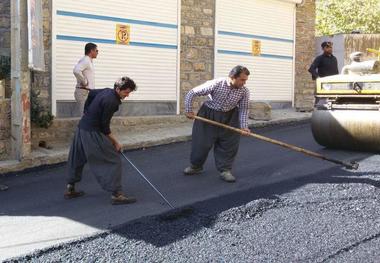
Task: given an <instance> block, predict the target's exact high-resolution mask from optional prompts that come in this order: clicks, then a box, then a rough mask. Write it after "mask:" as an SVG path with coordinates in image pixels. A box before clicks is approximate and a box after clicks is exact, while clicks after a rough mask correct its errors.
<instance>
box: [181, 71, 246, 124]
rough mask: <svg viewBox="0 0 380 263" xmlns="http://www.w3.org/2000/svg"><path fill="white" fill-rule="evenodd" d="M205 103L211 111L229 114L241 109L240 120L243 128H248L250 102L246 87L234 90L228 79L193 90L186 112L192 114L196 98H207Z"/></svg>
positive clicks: (209, 82)
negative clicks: (231, 111) (228, 112)
mask: <svg viewBox="0 0 380 263" xmlns="http://www.w3.org/2000/svg"><path fill="white" fill-rule="evenodd" d="M206 95H208V97H209V99H208V100H207V101H206V102H205V104H206V106H207V107H209V108H210V109H213V110H217V111H223V112H227V111H230V110H232V109H233V108H235V107H236V106H238V107H239V120H240V127H241V128H248V102H249V90H248V89H247V88H246V87H243V88H238V89H237V88H233V87H231V85H230V82H229V79H228V78H219V79H214V80H210V81H207V82H206V83H204V84H202V85H200V86H198V87H195V88H193V89H192V90H190V91H189V93H187V95H186V98H185V111H186V112H192V111H193V110H192V106H193V99H194V96H206Z"/></svg>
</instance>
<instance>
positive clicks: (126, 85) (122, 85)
mask: <svg viewBox="0 0 380 263" xmlns="http://www.w3.org/2000/svg"><path fill="white" fill-rule="evenodd" d="M113 88H114V90H115V91H116V93H117V94H119V96H120V98H121V99H125V98H126V97H129V94H130V93H131V92H132V91H135V90H136V89H137V87H136V83H135V82H134V81H133V80H132V79H130V78H128V77H121V78H120V79H118V80H116V82H115V84H114V85H113Z"/></svg>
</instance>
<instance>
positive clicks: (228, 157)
mask: <svg viewBox="0 0 380 263" xmlns="http://www.w3.org/2000/svg"><path fill="white" fill-rule="evenodd" d="M197 115H198V116H200V117H204V118H207V119H210V120H213V121H217V122H220V123H223V124H227V125H229V126H232V127H235V128H240V125H239V124H240V122H239V109H238V108H237V107H236V108H234V109H232V110H230V111H228V112H222V111H216V110H213V109H210V108H209V107H207V106H206V105H204V104H203V105H202V107H201V108H200V110H199V112H198V114H197ZM239 142H240V134H238V133H236V132H233V131H230V130H227V129H224V128H221V127H217V126H214V125H211V124H208V123H205V122H202V121H199V120H195V121H194V125H193V132H192V143H191V155H190V162H191V164H192V165H194V166H198V167H202V166H203V164H204V163H205V161H206V159H207V156H208V153H209V152H210V150H211V148H212V147H214V157H215V166H216V168H217V170H218V171H219V172H222V171H225V170H231V169H232V164H233V162H234V159H235V156H236V154H237V152H238V150H239Z"/></svg>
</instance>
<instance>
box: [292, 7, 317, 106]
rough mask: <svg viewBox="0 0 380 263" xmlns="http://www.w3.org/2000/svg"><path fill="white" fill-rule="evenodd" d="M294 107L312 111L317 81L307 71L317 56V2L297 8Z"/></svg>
mask: <svg viewBox="0 0 380 263" xmlns="http://www.w3.org/2000/svg"><path fill="white" fill-rule="evenodd" d="M296 18H297V21H296V45H295V47H296V49H295V53H296V56H295V63H296V65H295V81H294V82H295V83H294V107H295V108H296V109H297V110H299V111H312V110H313V106H314V92H315V81H313V80H312V79H311V76H310V73H309V72H308V71H307V70H308V68H309V66H310V64H311V63H312V61H313V59H314V54H315V45H314V42H315V0H305V1H304V3H303V5H300V6H299V7H297V14H296Z"/></svg>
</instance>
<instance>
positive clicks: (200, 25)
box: [180, 0, 215, 113]
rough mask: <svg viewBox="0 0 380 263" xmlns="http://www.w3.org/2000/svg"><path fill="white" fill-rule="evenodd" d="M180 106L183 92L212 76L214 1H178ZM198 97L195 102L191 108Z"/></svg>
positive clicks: (182, 107)
mask: <svg viewBox="0 0 380 263" xmlns="http://www.w3.org/2000/svg"><path fill="white" fill-rule="evenodd" d="M181 7H182V8H181V65H180V98H181V101H180V105H181V113H183V110H184V98H185V96H186V93H187V92H188V91H189V90H190V89H192V88H194V87H195V86H197V85H200V84H202V83H204V82H205V81H207V80H210V79H212V78H213V72H214V36H215V32H214V28H215V23H214V21H215V0H182V2H181ZM199 104H200V100H199V99H198V100H196V101H194V110H196V109H197V107H198V106H199Z"/></svg>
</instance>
